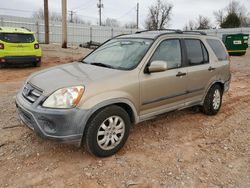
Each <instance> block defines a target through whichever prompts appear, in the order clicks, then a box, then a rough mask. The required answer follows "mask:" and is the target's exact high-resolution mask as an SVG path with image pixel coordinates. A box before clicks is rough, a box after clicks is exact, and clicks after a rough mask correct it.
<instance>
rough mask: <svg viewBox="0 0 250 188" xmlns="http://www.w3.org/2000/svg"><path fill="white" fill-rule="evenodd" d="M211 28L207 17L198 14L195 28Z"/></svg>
mask: <svg viewBox="0 0 250 188" xmlns="http://www.w3.org/2000/svg"><path fill="white" fill-rule="evenodd" d="M210 28H212V26H211V22H210V20H209V18H208V17H205V16H202V15H199V17H198V19H197V26H196V29H198V30H202V29H210Z"/></svg>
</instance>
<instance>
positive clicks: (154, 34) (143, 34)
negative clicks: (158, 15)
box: [118, 30, 207, 39]
mask: <svg viewBox="0 0 250 188" xmlns="http://www.w3.org/2000/svg"><path fill="white" fill-rule="evenodd" d="M162 35H175V36H176V35H179V36H182V35H189V36H191V35H192V36H197V35H198V36H204V35H207V34H206V33H205V32H202V31H181V30H153V31H150V30H145V31H139V32H136V33H135V34H130V35H122V36H119V37H118V38H128V37H129V38H146V39H156V38H158V37H160V36H162Z"/></svg>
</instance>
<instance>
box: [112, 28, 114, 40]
mask: <svg viewBox="0 0 250 188" xmlns="http://www.w3.org/2000/svg"><path fill="white" fill-rule="evenodd" d="M113 37H114V28H111V38H113Z"/></svg>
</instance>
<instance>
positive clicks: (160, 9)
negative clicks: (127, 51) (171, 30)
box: [145, 0, 173, 30]
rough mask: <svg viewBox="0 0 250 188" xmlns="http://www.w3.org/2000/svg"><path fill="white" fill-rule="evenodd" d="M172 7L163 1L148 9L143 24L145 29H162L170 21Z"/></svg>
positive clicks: (158, 0) (160, 0) (159, 0)
mask: <svg viewBox="0 0 250 188" xmlns="http://www.w3.org/2000/svg"><path fill="white" fill-rule="evenodd" d="M172 9H173V5H172V4H170V3H168V2H167V1H164V0H157V1H156V3H155V4H154V5H152V6H151V7H149V15H148V18H147V20H146V22H145V25H146V28H147V29H155V30H157V29H164V28H165V27H166V26H167V25H168V23H169V21H170V20H171V12H172Z"/></svg>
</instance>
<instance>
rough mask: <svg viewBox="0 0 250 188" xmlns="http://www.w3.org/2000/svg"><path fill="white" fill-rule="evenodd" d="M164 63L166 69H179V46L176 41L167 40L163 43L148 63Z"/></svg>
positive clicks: (178, 42) (178, 41)
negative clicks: (165, 63)
mask: <svg viewBox="0 0 250 188" xmlns="http://www.w3.org/2000/svg"><path fill="white" fill-rule="evenodd" d="M152 61H166V62H167V63H168V69H174V68H178V67H181V45H180V40H178V39H169V40H165V41H163V42H162V43H161V44H160V45H159V46H158V48H157V49H156V51H155V53H154V55H153V56H152V58H151V60H150V62H152Z"/></svg>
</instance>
